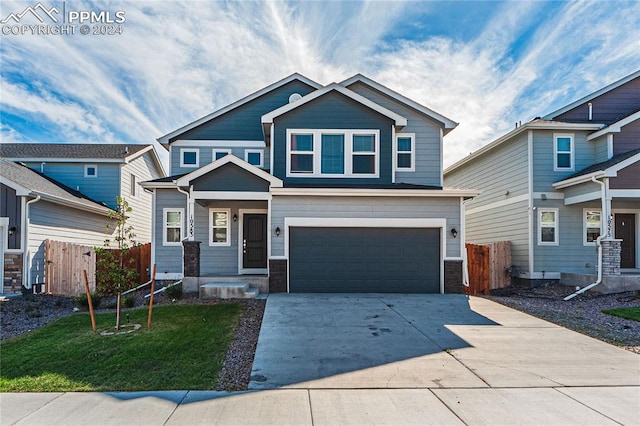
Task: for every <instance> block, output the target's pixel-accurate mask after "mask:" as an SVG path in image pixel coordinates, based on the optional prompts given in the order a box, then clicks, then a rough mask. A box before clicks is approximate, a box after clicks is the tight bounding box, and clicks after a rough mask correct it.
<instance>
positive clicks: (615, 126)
mask: <svg viewBox="0 0 640 426" xmlns="http://www.w3.org/2000/svg"><path fill="white" fill-rule="evenodd" d="M636 120H640V111H637V112H634V113H633V114H631V115H628V116H626V117H625V118H623V119H622V120H620V121H616V122H615V123H611V124H610V125H608V126H607V127H605V128H604V129H602V130H598V131H597V132H594V133H591V134H590V135H589V136H588V137H587V140H588V141H590V140H593V139H596V138H599V137H600V136H603V135H606V134H607V133H619V132H620V131H622V127H624V126H626V125H627V124H629V123H633V122H634V121H636Z"/></svg>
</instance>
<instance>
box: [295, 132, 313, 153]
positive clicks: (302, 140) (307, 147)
mask: <svg viewBox="0 0 640 426" xmlns="http://www.w3.org/2000/svg"><path fill="white" fill-rule="evenodd" d="M291 151H305V152H313V135H291Z"/></svg>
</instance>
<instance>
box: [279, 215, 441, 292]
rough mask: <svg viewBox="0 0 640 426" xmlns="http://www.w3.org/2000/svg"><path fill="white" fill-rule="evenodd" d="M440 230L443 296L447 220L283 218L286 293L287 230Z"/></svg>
mask: <svg viewBox="0 0 640 426" xmlns="http://www.w3.org/2000/svg"><path fill="white" fill-rule="evenodd" d="M292 227H300V228H311V227H313V228H440V294H444V256H445V254H446V249H447V247H446V243H447V239H446V235H445V229H446V227H447V220H446V219H444V218H442V219H439V218H435V219H434V218H429V219H427V218H425V219H416V218H406V219H399V218H357V217H285V218H284V258H285V259H287V293H289V279H290V277H289V263H290V262H289V228H292Z"/></svg>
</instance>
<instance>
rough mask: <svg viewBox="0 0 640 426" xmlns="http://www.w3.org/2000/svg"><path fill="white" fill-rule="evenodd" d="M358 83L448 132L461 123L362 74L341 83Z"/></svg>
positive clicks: (345, 84)
mask: <svg viewBox="0 0 640 426" xmlns="http://www.w3.org/2000/svg"><path fill="white" fill-rule="evenodd" d="M356 82H361V83H364V84H366V85H367V86H370V87H372V88H374V89H376V90H377V91H379V92H382V93H384V94H385V95H387V96H389V97H390V98H393V99H395V100H397V101H398V102H400V103H403V104H405V105H407V106H409V107H411V108H412V109H415V110H417V111H419V112H421V113H423V114H425V115H427V116H429V117H431V118H433V119H434V120H436V121H438V122H440V123H442V124H443V125H444V128H445V129H447V130H452V129H454V128H455V127H456V126H457V125H458V124H459V123H456V122H455V121H453V120H451V119H450V118H447V117H445V116H444V115H442V114H438V113H437V112H435V111H434V110H432V109H430V108H427V107H426V106H424V105H421V104H419V103H418V102H416V101H413V100H411V99H409V98H407V97H406V96H404V95H401V94H400V93H398V92H395V91H393V90H391V89H389V88H388V87H386V86H383V85H382V84H380V83H378V82H376V81H374V80H371V79H370V78H368V77H366V76H364V75H362V74H356V75H354V76H353V77H350V78H348V79H346V80H344V81H343V82H341V83H340V85H341V86H344V87H347V86H350V85H351V84H353V83H356Z"/></svg>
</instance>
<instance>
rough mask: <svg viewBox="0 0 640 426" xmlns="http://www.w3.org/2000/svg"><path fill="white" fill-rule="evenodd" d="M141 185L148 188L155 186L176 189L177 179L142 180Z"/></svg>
mask: <svg viewBox="0 0 640 426" xmlns="http://www.w3.org/2000/svg"><path fill="white" fill-rule="evenodd" d="M140 186H141V187H143V188H148V189H153V188H160V189H162V188H168V189H175V188H176V187H177V185H176V183H175V181H174V182H141V183H140Z"/></svg>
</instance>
